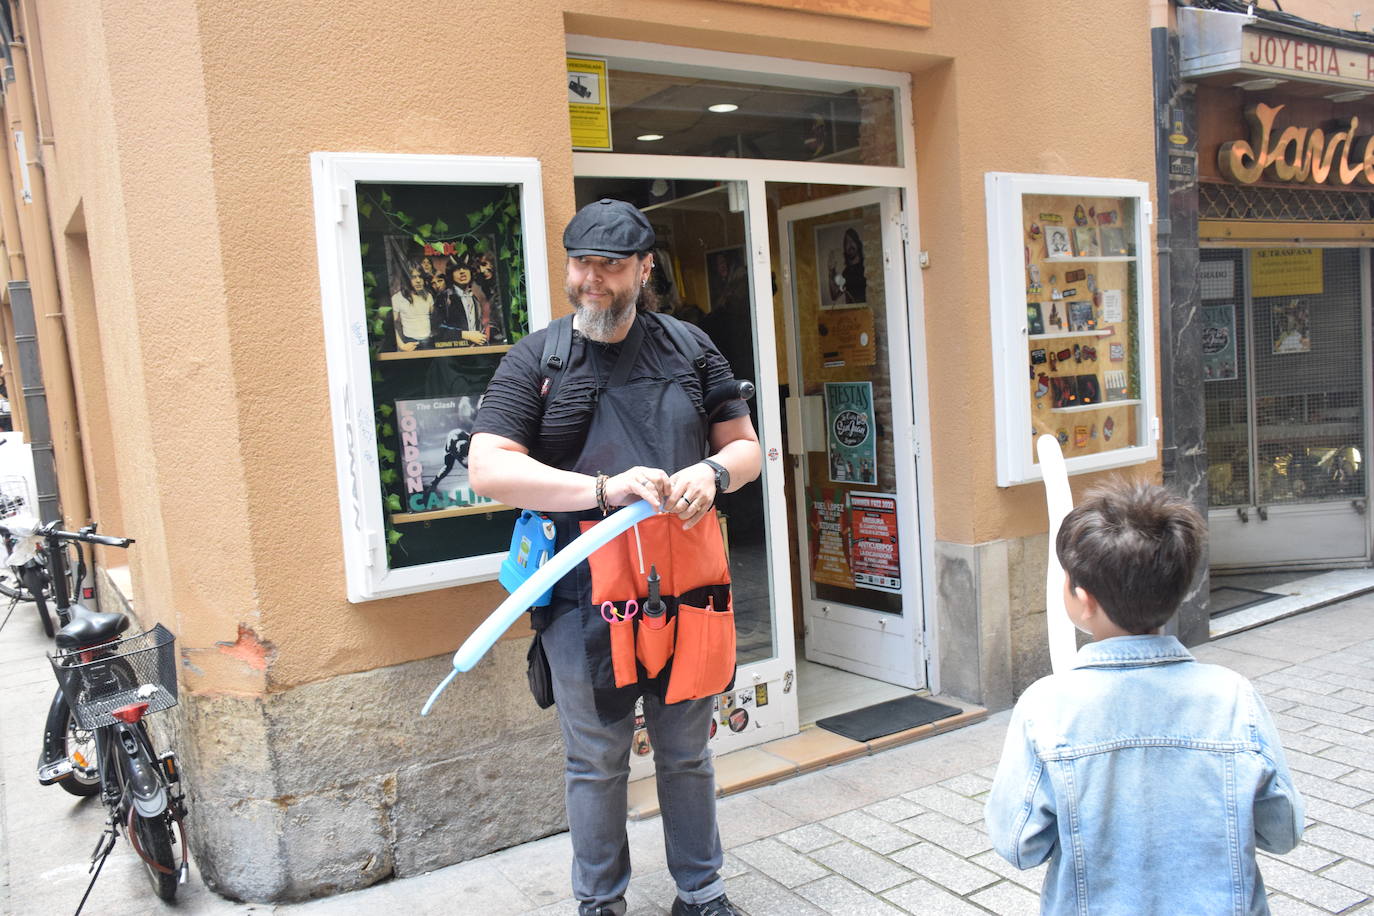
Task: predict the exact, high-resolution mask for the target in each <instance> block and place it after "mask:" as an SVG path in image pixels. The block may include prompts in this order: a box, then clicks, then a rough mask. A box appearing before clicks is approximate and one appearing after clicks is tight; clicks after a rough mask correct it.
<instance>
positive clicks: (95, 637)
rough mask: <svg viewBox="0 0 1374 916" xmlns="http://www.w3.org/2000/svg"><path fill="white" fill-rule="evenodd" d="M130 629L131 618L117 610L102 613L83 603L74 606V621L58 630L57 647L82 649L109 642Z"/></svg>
mask: <svg viewBox="0 0 1374 916" xmlns="http://www.w3.org/2000/svg"><path fill="white" fill-rule="evenodd" d="M127 629H129V618H128V617H126V616H125V615H124V614H121V613H119V612H117V611H116V612H115V613H112V614H102V613H98V612H96V611H92V610H90V609H89V608H86V607H84V606H82V605H79V604H78V605H74V606H73V607H72V622H71V623H69V624H67V625H66V626H65V627H63V628H62V629H60V630H58V631H57V648H59V649H66V650H68V651H70V650H72V649H81V648H85V647H86V646H96V645H99V644H100V643H104V642H109V641H110V640H112V639H114V638H116V637H117V636H119V634H120V633H123V632H124V631H125V630H127Z"/></svg>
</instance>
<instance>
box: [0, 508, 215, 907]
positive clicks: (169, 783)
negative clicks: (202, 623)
mask: <svg viewBox="0 0 1374 916" xmlns="http://www.w3.org/2000/svg"><path fill="white" fill-rule="evenodd" d="M0 534H6V535H10V536H17V537H23V536H25V535H28V534H36V535H39V536H41V537H42V538H43V541H44V543H45V545H46V548H47V549H46V552H45V558H46V562H47V567H48V574H49V578H50V581H51V582H52V584H53V601H54V603H55V605H56V607H57V612H58V616H59V618H60V619H64V620H68V621H69V622H68V623H67V624H66V625H65V626H63V627H62V629H61V630H59V631H58V632H57V636H56V641H57V651H56V652H53V653H51V654H49V656H48V659H49V661H50V662H51V663H52V669H53V673H54V674H55V675H56V676H57V683H58V690H57V692H56V693H55V694H54V696H53V699H52V705H51V706H50V707H49V709H48V719H47V722H46V724H45V725H44V729H43V749H42V752H41V753H40V755H39V759H38V781H39V782H40V783H42V784H43V785H52V784H54V783H56V784H57V785H60V786H61V787H62V788H63V789H65V790H66V791H68V792H70V793H71V794H72V795H80V796H86V795H96V794H97V793H98V794H99V795H100V797H101V800H102V802H103V803H104V804H105V807H106V810H107V811H108V816H107V817H106V821H105V830H104V831H103V832H102V833H101V837H100V841H99V842H98V843H97V844H96V847H95V852H94V853H93V854H92V855H91V870H92V872H93V875H92V877H91V883H90V886H88V887H87V888H86V894H85V895H84V896H83V897H82V898H81V903H80V905H79V906H78V907H77V910H76V911H77V913H80V912H81V908H82V907H84V906H85V904H86V899H87V897H89V896H90V893H91V888H92V887H94V886H95V881H96V879H97V878H99V877H100V869H101V868H102V867H104V864H105V860H106V858H108V857H109V855H110V852H111V850H113V849H114V844H115V841H116V840H117V839H118V838H119V835H120V832H121V831H125V832H126V833H127V834H128V837H129V842H130V844H131V845H132V846H133V848H134V851H135V852H136V853H137V854H138V856H139V858H140V859H141V860H142V861H143V865H144V867H145V869H146V871H147V873H148V878H149V880H150V882H151V883H152V886H153V890H154V892H156V893H157V895H158V896H159V897H161V898H162V899H163V900H172V899H173V898H174V897H175V896H176V892H177V887H178V886H179V885H180V884H182V883H184V882H185V881H186V876H187V873H188V863H189V857H188V853H187V847H186V835H185V830H184V828H183V826H182V821H183V819H184V818H185V817H186V800H185V793H184V792H183V791H182V788H181V771H180V767H179V766H178V764H177V759H176V754H175V752H173V751H170V750H168V751H163V752H161V753H159V752H158V750H157V748H156V746H155V745H154V743H153V740H152V737H151V736H150V735H149V734H148V728H147V725H146V724H145V723H144V721H143V720H144V717H145V716H147V715H148V714H150V713H154V712H159V711H161V710H164V709H170V708H171V707H173V706H175V705H176V704H177V677H176V670H177V669H176V651H175V643H174V639H173V636H172V634H171V632H170V631H168V630H167V628H166V627H164V626H162V625H161V624H158V625H157V626H155V627H153V628H152V629H151V630H148V631H147V632H144V633H137V634H134V635H130V636H122V635H121V634H123V633H124V632H125V631H126V630H127V629H128V628H129V618H128V617H127V616H125V615H124V614H121V613H118V612H115V613H100V612H98V611H94V610H91V609H90V608H88V607H86V606H84V605H82V604H81V603H80V602H73V601H72V600H71V595H70V593H69V592H68V590H67V572H66V569H65V568H64V565H65V560H64V558H65V552H64V550H63V549H62V547H63V544H64V542H65V543H71V542H85V543H88V544H103V545H105V546H108V547H122V548H127V547H128V546H129V545H130V544H132V543H133V540H132V539H131V538H117V537H108V536H106V535H102V534H97V533H96V532H95V526H94V525H91V526H89V527H86V528H83V529H81V530H80V531H79V532H71V531H62V530H60V529H59V528H58V527H57V523H56V522H49V523H46V524H43V525H38V526H36V527H35V528H33V529H32V531H27V530H20V529H19V528H18V526H13V527H7V526H6V524H5V522H4V521H0ZM177 846H180V861H179V862H178V856H177V851H176V848H175V847H177Z"/></svg>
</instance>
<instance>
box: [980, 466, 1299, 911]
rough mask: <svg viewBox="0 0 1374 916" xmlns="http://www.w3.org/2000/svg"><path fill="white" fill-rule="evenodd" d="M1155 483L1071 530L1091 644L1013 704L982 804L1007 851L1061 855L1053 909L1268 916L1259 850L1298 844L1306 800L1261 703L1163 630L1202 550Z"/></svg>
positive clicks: (1114, 489) (1069, 564)
mask: <svg viewBox="0 0 1374 916" xmlns="http://www.w3.org/2000/svg"><path fill="white" fill-rule="evenodd" d="M1203 531H1204V526H1203V522H1202V518H1201V517H1200V516H1199V515H1198V513H1197V512H1196V510H1194V509H1193V507H1192V506H1190V505H1189V504H1187V503H1186V502H1184V501H1182V500H1180V499H1178V498H1176V497H1174V496H1171V495H1170V494H1169V493H1168V492H1166V491H1165V490H1163V489H1162V488H1160V487H1157V486H1154V485H1152V484H1145V483H1135V484H1128V483H1116V484H1111V485H1108V486H1106V487H1102V488H1099V489H1096V490H1093V491H1091V492H1089V493H1088V495H1087V496H1086V498H1085V499H1084V500H1083V502H1082V504H1081V505H1079V506H1078V507H1077V508H1075V509H1074V510H1073V511H1071V512H1070V513H1069V514H1068V515H1067V516H1066V517H1065V519H1064V523H1063V525H1062V527H1061V528H1060V530H1059V538H1058V540H1057V541H1056V544H1055V547H1056V550H1057V552H1058V555H1059V561H1060V563H1061V565H1062V566H1063V567H1064V571H1065V574H1066V578H1065V583H1064V605H1065V608H1066V609H1067V611H1068V614H1069V619H1070V620H1072V621H1073V623H1074V625H1075V626H1076V627H1078V629H1080V630H1083V631H1085V632H1087V633H1089V634H1090V635H1091V636H1092V637H1093V640H1094V641H1093V642H1091V643H1089V644H1087V645H1085V646H1083V647H1082V648H1081V649H1079V651H1078V657H1077V661H1076V663H1075V665H1074V667H1073V669H1072V670H1071V671H1068V672H1064V673H1062V674H1056V675H1052V676H1050V677H1046V678H1042V679H1041V680H1039V681H1037V682H1036V683H1034V684H1032V685H1031V686H1030V688H1029V689H1028V690H1026V692H1025V693H1024V694H1022V696H1021V699H1020V700H1019V701H1018V702H1017V704H1016V709H1015V710H1014V712H1013V713H1012V717H1011V722H1010V725H1009V727H1008V731H1007V741H1006V746H1005V747H1004V749H1003V751H1002V761H1001V763H1000V764H999V765H998V767H997V776H996V779H995V780H994V782H993V786H992V791H991V793H990V794H989V795H988V801H987V811H986V818H987V828H988V833H989V834H990V835H991V837H992V842H993V845H994V846H995V847H996V849H997V852H998V853H999V854H1000V855H1001V856H1002V857H1003V858H1005V859H1006V860H1007V861H1009V862H1010V863H1011V864H1012V865H1015V866H1016V867H1017V868H1031V867H1033V866H1036V865H1039V864H1040V863H1041V862H1044V861H1045V860H1046V859H1048V860H1049V862H1050V865H1049V869H1048V871H1047V873H1046V875H1045V884H1044V887H1043V889H1042V891H1041V898H1040V899H1041V912H1043V913H1078V914H1085V916H1086V914H1092V916H1107V914H1113V913H1129V914H1132V916H1141V914H1149V913H1158V914H1171V916H1172V914H1182V913H1203V914H1210V913H1226V914H1242V913H1244V914H1250V913H1268V912H1269V906H1268V902H1267V901H1266V899H1265V891H1264V881H1263V879H1262V878H1261V877H1260V873H1259V868H1258V866H1257V864H1256V862H1255V850H1256V849H1257V848H1258V849H1263V850H1266V851H1268V852H1275V853H1284V852H1287V851H1288V850H1290V849H1292V848H1293V847H1294V846H1296V845H1297V842H1298V838H1299V837H1300V836H1301V835H1302V829H1303V814H1302V799H1301V797H1300V796H1299V795H1298V791H1297V789H1296V788H1294V786H1293V781H1292V779H1291V778H1290V776H1289V774H1288V767H1287V765H1286V764H1285V763H1284V759H1283V749H1282V748H1281V747H1280V746H1279V739H1278V734H1277V732H1276V731H1275V729H1274V723H1273V721H1272V720H1271V719H1270V717H1269V712H1268V710H1267V709H1265V706H1264V702H1263V701H1262V700H1261V699H1260V696H1259V694H1258V693H1257V692H1256V691H1255V689H1254V687H1252V686H1251V684H1250V682H1249V681H1247V680H1246V679H1245V678H1243V677H1241V676H1240V675H1239V674H1236V673H1235V672H1234V671H1231V670H1229V669H1226V668H1221V667H1217V666H1215V665H1204V664H1200V663H1198V662H1196V661H1194V659H1193V657H1192V655H1190V654H1189V653H1188V650H1187V649H1185V648H1183V645H1182V644H1181V643H1179V641H1178V640H1177V639H1175V638H1174V637H1172V636H1163V635H1160V632H1159V631H1160V628H1161V627H1162V626H1163V625H1164V624H1165V623H1166V622H1167V621H1168V620H1169V618H1170V617H1172V616H1173V615H1174V613H1175V611H1176V610H1177V609H1178V605H1179V602H1180V601H1182V599H1183V596H1184V594H1185V593H1186V592H1187V589H1188V585H1189V583H1190V582H1191V581H1192V578H1193V572H1194V570H1195V569H1196V567H1197V563H1198V559H1199V557H1200V556H1201V553H1202V543H1203Z"/></svg>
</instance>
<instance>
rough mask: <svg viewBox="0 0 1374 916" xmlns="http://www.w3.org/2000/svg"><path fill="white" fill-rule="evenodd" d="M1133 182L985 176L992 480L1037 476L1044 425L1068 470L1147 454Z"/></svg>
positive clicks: (1146, 295)
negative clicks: (994, 452)
mask: <svg viewBox="0 0 1374 916" xmlns="http://www.w3.org/2000/svg"><path fill="white" fill-rule="evenodd" d="M1147 192H1148V188H1147V187H1146V186H1144V185H1143V184H1141V183H1140V182H1133V181H1116V180H1111V179H1079V178H1053V177H1039V176H1032V175H1007V174H990V175H989V176H988V229H989V242H990V254H991V271H990V276H991V281H992V286H991V294H992V328H993V340H994V344H995V346H996V349H997V352H998V354H999V358H998V359H997V360H996V374H997V401H998V420H999V435H998V443H999V444H998V484H999V485H1000V486H1010V485H1012V484H1017V483H1024V482H1027V481H1031V480H1038V479H1040V472H1039V467H1038V465H1037V464H1036V461H1037V459H1036V455H1035V449H1034V440H1035V439H1036V438H1038V437H1039V436H1042V435H1052V436H1054V437H1056V438H1057V439H1058V440H1059V444H1060V447H1061V448H1062V449H1063V451H1064V456H1065V459H1066V463H1067V466H1068V469H1069V472H1070V473H1075V472H1083V471H1087V470H1096V469H1101V468H1107V467H1120V466H1122V465H1127V464H1134V463H1137V462H1140V461H1146V460H1149V459H1151V458H1153V457H1154V455H1155V448H1154V440H1153V435H1152V427H1151V424H1150V418H1153V417H1154V416H1155V410H1154V403H1153V402H1154V385H1153V381H1152V377H1153V363H1152V361H1151V358H1150V354H1152V353H1153V352H1154V348H1153V346H1152V344H1151V342H1150V339H1151V331H1152V325H1153V319H1152V317H1151V316H1150V312H1149V310H1148V307H1142V303H1145V304H1147V306H1148V303H1150V302H1151V301H1152V299H1151V297H1150V292H1149V269H1148V265H1147V264H1142V262H1141V261H1140V259H1139V256H1138V255H1139V253H1140V252H1142V251H1144V252H1148V251H1149V248H1148V245H1147V242H1146V236H1145V233H1144V223H1145V222H1146V221H1147V218H1148V217H1147V215H1148V203H1147V198H1146V196H1145V195H1146V194H1147Z"/></svg>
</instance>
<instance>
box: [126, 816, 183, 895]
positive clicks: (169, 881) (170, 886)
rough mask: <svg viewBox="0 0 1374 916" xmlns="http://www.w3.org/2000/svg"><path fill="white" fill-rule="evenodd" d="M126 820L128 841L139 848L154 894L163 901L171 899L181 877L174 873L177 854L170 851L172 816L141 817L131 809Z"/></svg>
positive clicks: (174, 840)
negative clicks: (127, 821)
mask: <svg viewBox="0 0 1374 916" xmlns="http://www.w3.org/2000/svg"><path fill="white" fill-rule="evenodd" d="M129 820H130V824H129V828H130V829H129V839H130V840H132V841H133V842H134V844H135V845H136V846H137V847H138V850H137V851H138V854H139V858H140V859H142V860H143V869H144V871H146V872H147V873H148V882H149V883H150V884H152V886H153V893H155V894H157V895H158V896H159V897H161V898H162V899H163V900H171V899H173V898H174V897H176V895H177V883H178V879H179V877H180V875H178V874H177V859H176V853H174V852H173V851H172V846H173V845H174V844H175V842H176V839H175V837H174V836H173V832H172V818H171V815H170V814H167V813H165V812H164V813H163V814H161V815H159V816H158V817H144V816H143V815H141V814H139V813H138V812H137V811H134V810H132V809H130V811H129Z"/></svg>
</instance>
